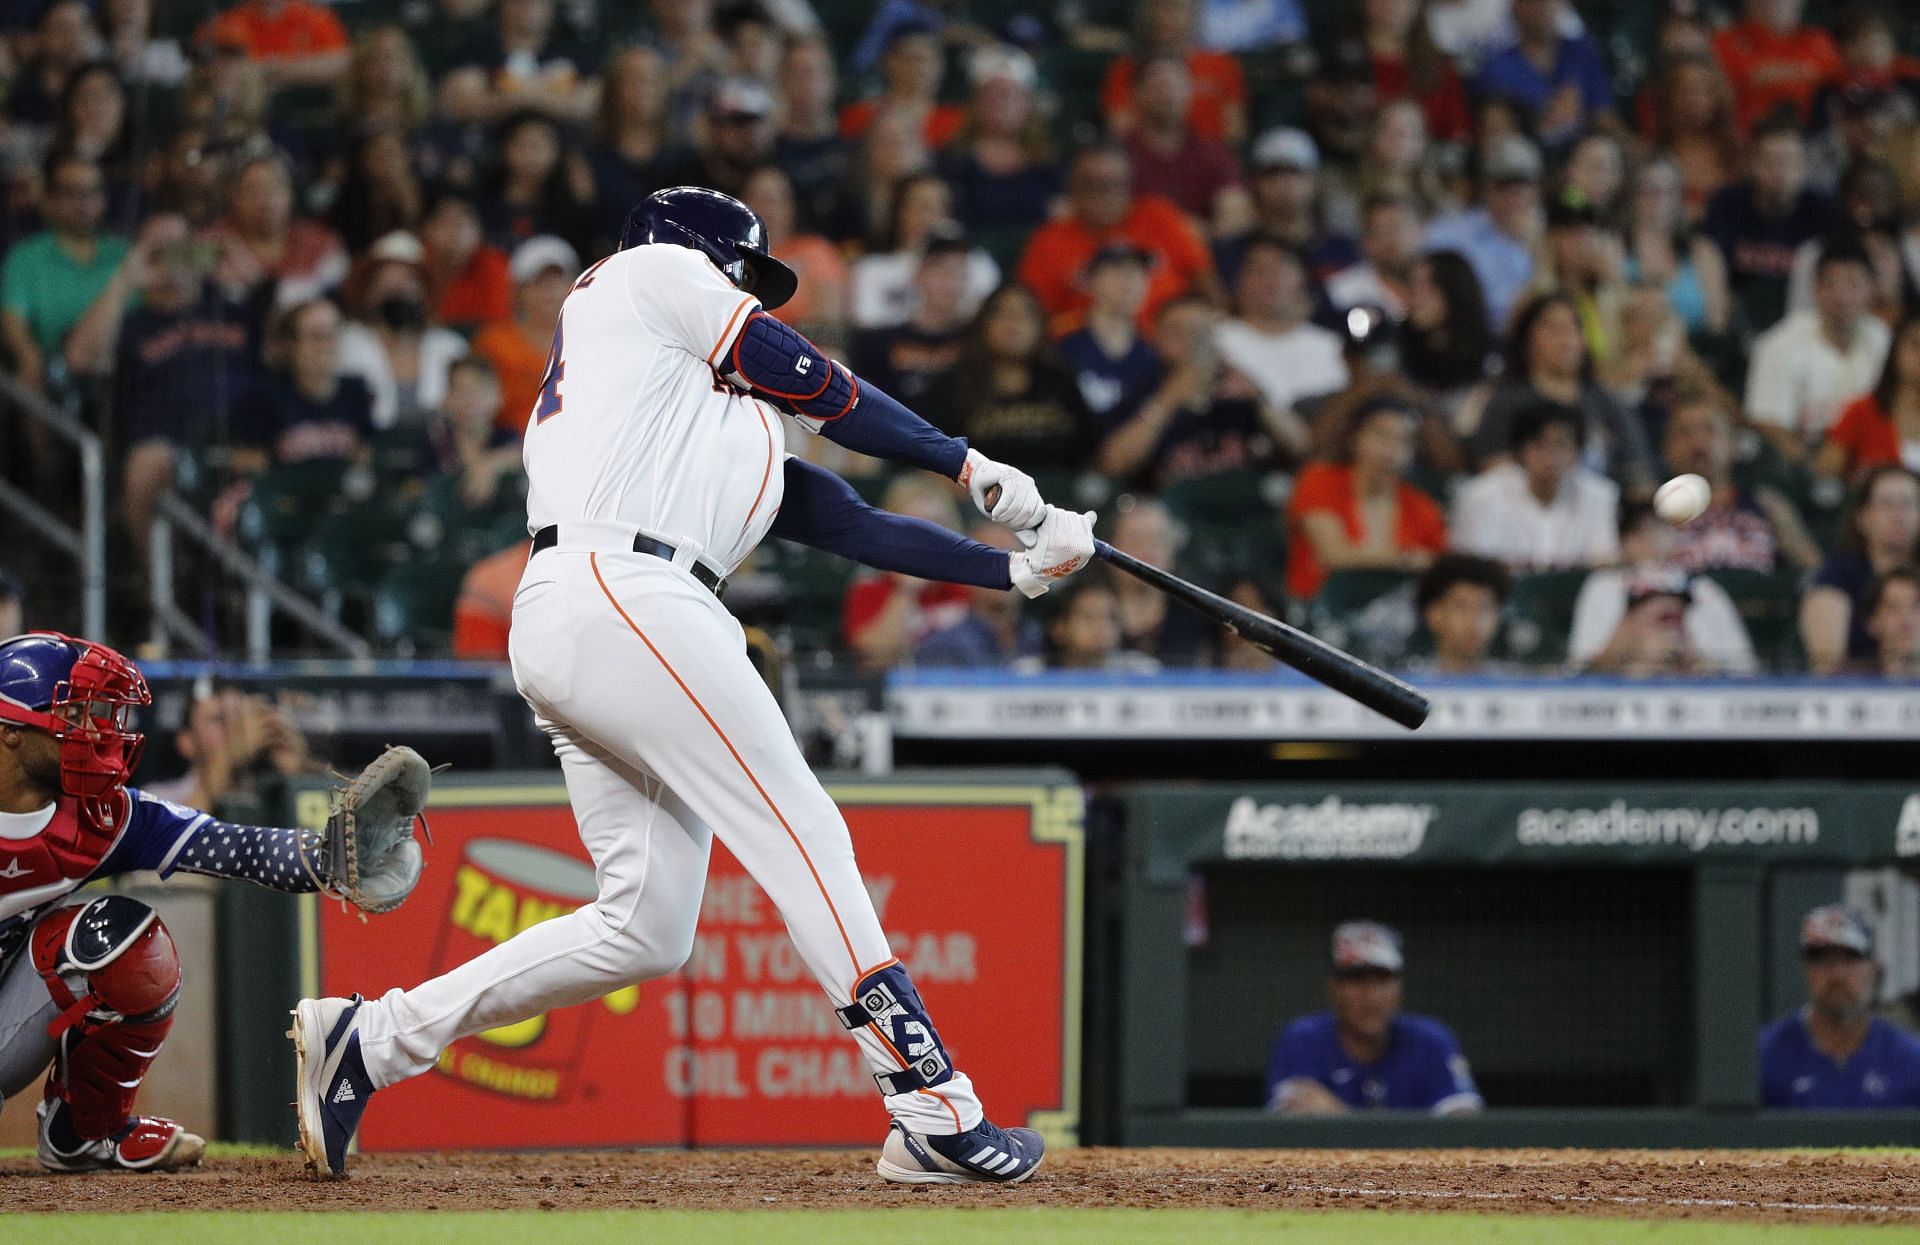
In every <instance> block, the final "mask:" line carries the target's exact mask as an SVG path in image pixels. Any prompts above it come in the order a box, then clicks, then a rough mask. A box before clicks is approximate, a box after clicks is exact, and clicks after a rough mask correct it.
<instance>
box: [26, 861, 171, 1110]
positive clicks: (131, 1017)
mask: <svg viewBox="0 0 1920 1245" xmlns="http://www.w3.org/2000/svg"><path fill="white" fill-rule="evenodd" d="M32 954H33V966H34V968H35V969H36V970H38V971H39V973H40V976H41V978H42V980H44V981H45V982H46V985H47V993H48V994H50V995H51V996H52V997H53V1001H54V1003H55V1005H56V1006H58V1007H59V1008H60V1014H59V1015H58V1016H56V1017H55V1018H54V1020H53V1023H52V1024H50V1025H48V1026H47V1033H48V1034H49V1036H51V1037H53V1038H54V1039H55V1041H56V1042H57V1043H58V1048H57V1053H56V1055H55V1058H54V1062H53V1069H52V1072H51V1073H50V1074H49V1076H48V1081H47V1096H48V1098H49V1099H58V1100H59V1101H61V1102H64V1103H65V1104H67V1108H68V1111H69V1113H70V1115H69V1118H70V1121H71V1126H72V1129H73V1132H74V1134H75V1135H76V1136H77V1137H79V1138H80V1139H81V1140H83V1141H99V1140H102V1139H105V1138H109V1137H112V1136H113V1135H114V1134H116V1133H118V1132H119V1131H121V1130H122V1129H123V1128H124V1127H125V1126H126V1125H127V1123H128V1122H129V1121H130V1120H131V1119H132V1117H133V1099H134V1096H135V1095H136V1094H138V1093H139V1092H140V1082H141V1081H142V1080H144V1079H145V1078H146V1075H147V1068H148V1067H149V1066H151V1065H152V1063H153V1060H154V1057H155V1056H156V1055H158V1054H159V1053H160V1045H161V1043H162V1042H164V1041H165V1040H166V1036H167V1030H168V1029H170V1028H172V1027H173V1009H174V1007H175V1005H176V1004H177V1003H178V1002H179V1000H180V956H179V953H178V952H177V951H176V950H175V949H174V945H173V938H172V937H171V936H170V935H169V934H168V933H167V928H166V926H164V925H162V924H161V923H160V918H159V915H158V914H157V913H155V912H154V910H153V909H152V908H149V907H148V906H147V905H145V904H143V903H141V902H140V901H139V900H137V899H130V898H128V897H127V896H125V895H108V896H105V897H104V898H101V899H96V900H94V901H93V902H92V903H88V904H84V905H80V906H77V907H68V908H61V909H58V910H57V911H55V912H53V913H51V914H49V915H48V916H46V917H44V918H42V919H41V921H40V922H39V924H37V925H36V926H34V930H33V952H32ZM76 979H77V980H79V981H81V982H82V983H83V985H84V990H83V992H82V993H79V994H76V993H75V992H74V988H73V986H72V985H71V984H70V983H71V982H73V981H74V980H76Z"/></svg>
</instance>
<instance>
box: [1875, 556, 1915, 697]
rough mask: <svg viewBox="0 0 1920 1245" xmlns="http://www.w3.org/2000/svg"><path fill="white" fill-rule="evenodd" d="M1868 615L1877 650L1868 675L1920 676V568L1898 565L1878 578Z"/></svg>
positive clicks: (1889, 676) (1886, 676)
mask: <svg viewBox="0 0 1920 1245" xmlns="http://www.w3.org/2000/svg"><path fill="white" fill-rule="evenodd" d="M1866 615H1867V635H1868V636H1869V637H1871V638H1872V640H1873V648H1874V662H1873V665H1872V666H1870V667H1869V668H1868V669H1869V672H1870V673H1873V674H1877V675H1880V676H1882V677H1884V678H1889V679H1908V680H1911V679H1914V678H1916V677H1920V568H1916V567H1914V566H1911V565H1908V566H1896V567H1894V568H1893V569H1892V570H1890V571H1888V572H1887V573H1886V574H1884V575H1881V576H1880V577H1879V578H1878V579H1875V580H1874V581H1873V587H1872V588H1871V589H1870V590H1869V591H1868V592H1867V601H1866Z"/></svg>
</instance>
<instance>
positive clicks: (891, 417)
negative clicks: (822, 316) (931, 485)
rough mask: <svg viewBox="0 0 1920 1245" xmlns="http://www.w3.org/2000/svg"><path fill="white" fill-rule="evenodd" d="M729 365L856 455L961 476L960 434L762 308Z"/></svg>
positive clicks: (756, 388) (963, 451) (963, 448)
mask: <svg viewBox="0 0 1920 1245" xmlns="http://www.w3.org/2000/svg"><path fill="white" fill-rule="evenodd" d="M726 370H727V372H728V374H729V375H731V376H734V377H736V378H738V379H739V381H740V382H741V383H742V384H745V385H747V386H748V387H749V388H751V389H752V390H753V392H754V393H756V394H759V395H760V396H761V397H764V398H768V399H771V400H772V401H773V402H774V403H776V404H777V405H778V406H779V407H780V409H781V410H783V411H786V412H787V413H788V414H791V415H798V416H800V417H801V418H803V419H806V420H807V421H809V423H810V424H811V425H812V426H814V427H815V428H817V429H818V430H819V432H820V435H822V436H824V437H826V438H827V439H828V440H830V441H833V442H835V443H836V444H839V445H844V446H846V447H847V448H848V449H850V450H854V451H856V452H858V453H861V454H871V455H873V456H874V457H875V458H884V459H887V460H888V461H890V462H896V463H906V464H907V465H908V466H912V467H919V468H922V469H923V470H926V471H937V472H939V473H940V474H941V475H943V476H946V477H947V478H948V479H949V480H957V479H959V478H960V469H961V468H962V467H964V466H965V465H966V462H967V443H966V440H965V438H962V437H950V436H948V435H947V434H946V433H944V432H942V431H940V430H939V429H938V428H935V427H934V426H933V425H932V424H930V423H928V422H927V421H926V420H924V419H922V418H921V417H920V416H918V415H916V414H914V413H913V412H912V411H910V410H908V409H907V408H906V407H905V406H903V405H901V404H900V403H899V402H898V401H896V400H895V399H894V398H893V397H891V396H890V395H888V394H887V393H886V392H885V391H883V390H881V389H880V388H879V387H878V386H876V385H872V384H869V383H867V382H866V381H863V380H861V379H860V378H859V377H857V376H855V375H854V374H853V373H852V372H850V371H848V370H847V368H846V366H845V365H844V364H841V363H836V362H835V361H833V360H832V359H829V358H827V356H826V355H824V354H822V353H821V352H820V348H819V347H818V346H816V345H814V344H813V343H812V342H810V341H808V340H807V339H806V338H805V337H803V336H801V335H800V334H799V333H797V332H795V331H794V330H793V329H791V328H789V327H787V326H786V325H784V324H782V323H781V322H780V321H778V320H776V319H774V318H773V317H772V316H770V315H767V314H766V313H765V312H755V313H754V314H753V315H751V316H748V317H747V323H746V325H745V326H744V327H743V328H741V330H740V334H739V336H738V337H736V338H734V342H733V350H732V351H731V353H730V354H729V356H728V363H727V365H726Z"/></svg>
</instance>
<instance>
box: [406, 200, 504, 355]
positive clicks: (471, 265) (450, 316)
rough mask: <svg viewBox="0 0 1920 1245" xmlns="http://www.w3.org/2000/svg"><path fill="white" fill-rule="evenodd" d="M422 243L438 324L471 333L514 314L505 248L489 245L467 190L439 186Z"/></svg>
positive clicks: (424, 219)
mask: <svg viewBox="0 0 1920 1245" xmlns="http://www.w3.org/2000/svg"><path fill="white" fill-rule="evenodd" d="M420 241H421V244H422V247H423V251H422V259H421V267H422V270H423V271H424V272H425V274H426V278H427V289H428V295H429V297H430V298H432V300H433V305H434V315H435V318H436V319H438V320H439V321H440V322H441V323H442V324H444V325H446V326H447V327H448V328H451V329H456V330H459V331H460V332H463V333H471V332H473V331H474V330H475V329H477V328H479V327H480V326H481V325H482V324H485V323H487V322H488V321H490V320H504V319H506V318H507V317H508V316H510V315H512V314H513V285H512V282H511V281H509V280H508V277H507V255H506V252H505V251H502V250H501V249H500V248H499V247H497V246H489V245H488V244H487V242H486V239H485V236H484V234H483V233H482V231H481V227H480V209H479V208H478V207H476V206H475V204H474V201H473V197H472V196H471V195H469V194H468V193H467V192H466V191H464V190H461V189H459V188H457V187H453V186H442V187H440V188H439V189H437V190H435V191H434V192H433V195H432V197H430V198H429V199H428V200H427V208H426V213H425V215H424V216H423V217H422V218H421V221H420Z"/></svg>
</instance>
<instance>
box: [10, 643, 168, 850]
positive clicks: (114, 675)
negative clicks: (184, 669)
mask: <svg viewBox="0 0 1920 1245" xmlns="http://www.w3.org/2000/svg"><path fill="white" fill-rule="evenodd" d="M152 703H153V694H152V693H151V692H149V691H148V690H147V680H146V679H145V677H144V676H142V675H141V673H140V671H139V669H138V668H136V667H135V666H134V664H133V663H132V662H130V661H128V660H127V659H126V658H125V657H122V656H121V655H120V654H119V653H117V652H115V651H114V650H113V649H110V648H108V647H107V646H106V645H104V644H94V643H92V642H91V641H88V640H80V639H76V638H74V637H73V636H67V635H61V634H60V633H59V632H57V631H31V632H28V633H27V634H26V635H22V636H15V637H14V638H13V639H11V640H8V641H6V642H5V643H0V722H11V723H13V724H15V725H17V726H25V727H30V728H32V729H34V730H38V731H44V732H46V733H47V734H48V735H51V736H52V737H53V738H54V739H55V740H56V741H57V742H58V743H59V745H60V789H61V791H63V792H64V793H66V794H67V795H70V796H73V797H74V798H75V799H77V800H78V801H79V802H80V808H81V811H82V812H83V813H84V814H85V815H86V818H87V821H88V822H89V824H91V825H93V826H96V827H101V828H108V827H112V826H113V825H114V823H115V822H116V821H117V820H118V817H119V805H120V801H119V795H120V790H121V788H122V787H124V786H125V785H126V782H127V779H128V778H129V777H131V776H132V774H133V770H134V767H135V766H137V765H138V764H139V763H140V753H141V751H142V749H144V748H145V747H146V743H147V737H146V736H145V735H143V734H141V733H140V732H138V731H136V730H133V729H132V724H133V715H134V712H135V711H136V710H138V709H141V708H143V707H145V706H147V705H150V704H152Z"/></svg>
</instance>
